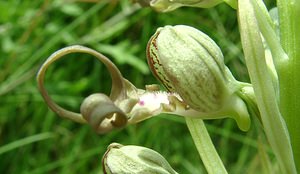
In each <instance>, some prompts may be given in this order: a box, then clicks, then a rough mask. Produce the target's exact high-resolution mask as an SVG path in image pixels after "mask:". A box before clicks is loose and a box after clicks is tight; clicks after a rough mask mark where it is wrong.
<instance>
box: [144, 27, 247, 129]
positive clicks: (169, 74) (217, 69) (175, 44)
mask: <svg viewBox="0 0 300 174" xmlns="http://www.w3.org/2000/svg"><path fill="white" fill-rule="evenodd" d="M147 58H148V63H149V66H150V68H151V71H152V72H153V74H154V75H155V76H156V77H157V78H158V79H159V80H160V81H161V82H162V83H163V84H164V86H165V87H166V88H167V89H168V90H169V91H172V92H176V93H178V94H179V96H180V97H181V98H182V99H183V101H184V102H185V103H186V104H187V105H188V106H189V107H191V108H192V109H195V110H197V111H199V112H202V113H204V114H207V115H210V114H211V116H209V117H210V118H222V117H224V116H230V117H232V118H234V119H235V120H236V121H237V123H238V124H239V127H240V128H241V129H243V130H247V129H248V128H249V126H250V119H249V113H248V110H247V106H246V104H245V103H244V101H243V100H242V99H241V98H240V97H239V96H238V91H239V90H241V89H242V88H243V84H242V83H240V82H238V81H236V80H235V79H234V77H233V76H232V74H231V73H230V71H229V69H228V68H227V67H226V66H225V64H224V58H223V55H222V52H221V50H220V48H219V47H218V45H217V44H216V43H215V42H214V41H213V40H212V39H211V38H210V37H208V36H207V35H206V34H204V33H202V32H201V31H199V30H197V29H195V28H193V27H189V26H184V25H177V26H166V27H163V28H159V29H158V30H157V32H156V33H155V34H154V35H153V36H152V38H151V39H150V41H149V43H148V46H147Z"/></svg>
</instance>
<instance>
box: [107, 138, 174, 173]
mask: <svg viewBox="0 0 300 174" xmlns="http://www.w3.org/2000/svg"><path fill="white" fill-rule="evenodd" d="M102 165H103V173H105V174H121V173H124V174H126V173H128V174H129V173H130V174H140V173H160V174H177V172H176V171H175V170H174V169H172V167H171V166H170V165H169V163H168V162H167V160H166V159H165V158H164V157H163V156H161V155H160V154H159V153H157V152H156V151H154V150H152V149H149V148H146V147H141V146H133V145H129V146H123V145H121V144H118V143H112V144H110V145H109V147H108V148H107V151H106V153H105V154H104V156H103V159H102Z"/></svg>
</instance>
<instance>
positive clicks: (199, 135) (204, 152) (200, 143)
mask: <svg viewBox="0 0 300 174" xmlns="http://www.w3.org/2000/svg"><path fill="white" fill-rule="evenodd" d="M185 121H186V124H187V126H188V128H189V130H190V133H191V135H192V138H193V140H194V143H195V145H196V148H197V150H198V152H199V154H200V157H201V159H202V161H203V163H204V166H205V168H206V170H207V172H208V173H209V174H215V173H218V174H226V173H227V171H226V169H225V167H224V165H223V162H222V161H221V159H220V157H219V155H218V153H217V151H216V149H215V147H214V145H213V143H212V141H211V138H210V136H209V134H208V132H207V129H206V127H205V124H204V122H203V120H202V119H196V118H188V117H186V118H185Z"/></svg>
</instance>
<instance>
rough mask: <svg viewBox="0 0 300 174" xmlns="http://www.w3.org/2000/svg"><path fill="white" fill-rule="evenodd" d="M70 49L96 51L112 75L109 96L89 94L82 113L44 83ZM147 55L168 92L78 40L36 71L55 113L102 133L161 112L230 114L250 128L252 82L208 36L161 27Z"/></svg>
mask: <svg viewBox="0 0 300 174" xmlns="http://www.w3.org/2000/svg"><path fill="white" fill-rule="evenodd" d="M70 53H87V54H91V55H93V56H95V57H96V58H97V59H99V60H100V61H101V62H102V63H104V64H105V66H106V67H107V69H108V71H109V73H110V76H111V78H112V88H111V93H110V95H109V96H107V95H106V94H103V93H96V94H92V95H90V96H88V97H87V98H85V99H84V101H83V102H82V104H81V107H80V113H75V112H72V111H69V110H66V109H64V108H62V107H60V106H59V105H57V104H56V103H55V102H54V101H53V100H52V99H51V97H50V96H49V94H48V93H47V90H46V89H45V87H44V76H45V73H46V70H47V68H48V67H49V65H51V64H52V63H54V62H55V61H56V60H58V59H60V58H62V57H63V56H65V55H67V54H70ZM147 58H148V63H149V66H150V68H151V70H152V72H153V73H154V75H155V76H156V77H158V79H159V80H160V81H161V82H163V84H164V86H165V87H166V88H167V89H168V90H169V91H168V92H166V91H161V90H159V86H158V85H155V84H154V85H146V87H145V89H138V88H136V87H135V86H134V85H133V84H132V83H130V82H129V81H128V80H127V79H125V78H124V77H123V76H122V74H121V72H120V71H119V70H118V68H117V67H116V66H115V65H114V64H113V63H112V62H111V61H110V59H108V58H107V57H105V56H104V55H102V54H101V53H99V52H97V51H95V50H92V49H90V48H87V47H84V46H79V45H75V46H69V47H66V48H63V49H61V50H58V51H57V52H55V53H53V54H52V55H51V56H50V57H49V58H48V59H47V60H46V61H45V63H44V64H43V65H42V66H41V68H40V70H39V72H38V75H37V81H38V88H39V90H40V92H41V94H42V96H43V98H44V100H45V102H46V103H47V104H48V106H49V107H50V109H52V110H53V111H54V112H55V113H57V114H58V115H59V116H61V117H65V118H68V119H71V120H73V121H76V122H79V123H88V124H90V125H91V126H92V127H93V129H94V130H95V131H96V132H97V133H106V132H109V131H111V130H112V129H114V128H122V127H124V126H126V125H127V124H135V123H138V122H140V121H143V120H145V119H147V118H150V117H153V116H156V115H159V114H161V113H170V114H174V115H179V116H184V117H192V118H201V119H217V118H224V117H231V118H233V119H235V120H236V122H237V124H238V126H239V127H240V129H241V130H244V131H246V130H248V129H249V127H250V118H249V112H252V111H255V98H254V97H253V90H252V87H251V85H250V84H246V83H241V82H238V81H236V80H235V79H234V77H233V76H232V74H231V73H230V71H229V70H228V68H227V67H226V66H225V65H224V62H223V55H222V52H221V50H220V49H219V47H218V46H217V45H216V44H215V42H214V41H213V40H212V39H210V38H209V37H208V36H207V35H205V34H204V33H202V32H201V31H198V30H197V29H195V28H192V27H188V26H184V25H178V26H174V27H172V26H166V27H163V28H160V29H158V30H157V32H156V33H155V34H154V36H153V37H152V38H151V39H150V41H149V43H148V47H147ZM251 96H252V97H251Z"/></svg>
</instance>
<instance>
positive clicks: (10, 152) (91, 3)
mask: <svg viewBox="0 0 300 174" xmlns="http://www.w3.org/2000/svg"><path fill="white" fill-rule="evenodd" d="M266 3H267V4H268V6H269V7H271V6H272V5H274V3H272V2H269V1H267V2H266ZM176 24H186V25H190V26H194V27H196V28H198V29H200V30H202V31H203V32H205V33H207V34H208V35H209V36H210V37H212V38H213V39H214V40H215V41H216V43H217V44H218V45H219V46H220V47H221V49H222V51H223V54H224V57H225V63H226V64H227V65H228V66H229V67H230V69H231V70H232V72H233V74H234V76H235V77H236V78H237V79H238V80H241V81H249V77H248V75H247V69H246V67H245V64H244V60H243V55H242V49H241V44H240V38H239V32H238V26H237V19H236V11H235V10H233V9H231V8H230V7H229V6H228V5H226V4H220V5H218V6H216V7H215V8H211V9H194V8H181V9H178V10H176V11H174V12H170V13H167V14H161V13H157V12H155V11H153V10H151V9H149V8H141V7H139V6H138V5H136V4H134V3H133V2H131V1H128V0H119V1H118V0H44V1H22V0H6V1H0V46H1V47H0V173H12V174H19V173H20V174H21V173H29V174H43V173H62V174H69V173H70V174H71V173H72V174H73V173H102V166H101V158H102V155H103V153H104V152H105V150H106V147H107V146H108V145H109V144H110V143H112V142H118V143H121V144H124V145H129V144H134V145H141V146H145V147H149V148H152V149H154V150H156V151H158V152H159V153H161V154H162V155H163V156H164V157H165V158H166V159H167V160H168V161H169V162H170V164H171V165H172V166H173V168H174V169H175V170H176V171H178V172H179V173H183V174H185V173H192V174H200V173H206V171H205V169H204V166H203V164H202V162H201V160H200V158H199V156H198V153H197V151H196V148H195V146H194V144H193V141H192V139H191V137H190V135H189V132H188V129H187V127H186V125H185V121H184V119H183V118H181V117H178V116H172V115H160V116H158V117H155V118H151V119H149V120H146V121H144V122H142V123H139V124H137V125H132V126H128V127H126V128H125V129H122V130H118V131H113V132H111V133H108V134H106V135H97V134H96V133H95V132H94V131H93V130H92V129H91V128H90V127H89V126H88V125H81V124H78V123H74V122H72V121H69V120H66V119H62V118H60V117H58V116H57V115H56V114H54V113H53V112H52V111H51V110H49V109H48V108H47V106H46V104H45V103H44V101H43V99H42V97H41V95H40V94H39V92H38V90H37V85H36V81H35V75H36V73H37V70H38V68H39V66H40V65H41V64H42V63H43V61H45V60H46V58H47V57H48V56H49V55H50V54H51V53H53V52H54V51H56V50H58V49H60V48H63V47H65V46H68V45H73V44H81V45H85V46H88V47H90V48H93V49H95V50H97V51H99V52H101V53H103V54H105V55H106V56H108V57H109V58H110V59H111V60H112V61H113V62H114V63H115V64H116V65H117V66H118V67H119V69H120V71H121V72H122V74H123V76H124V77H125V78H127V79H129V80H130V81H131V82H132V83H133V84H135V85H136V86H137V87H139V88H144V86H145V85H146V84H153V83H158V81H157V80H156V79H155V78H154V77H153V76H152V75H151V73H150V71H149V69H148V65H147V63H146V56H145V47H146V44H147V42H148V39H149V38H150V37H151V35H152V34H153V33H154V32H155V30H156V29H157V28H158V27H161V26H165V25H176ZM45 83H46V87H47V90H48V91H49V93H50V94H51V97H52V98H53V99H54V100H55V101H56V102H57V103H59V104H60V105H62V106H63V107H65V108H68V109H70V110H73V111H77V112H78V111H79V107H80V104H81V102H82V100H83V99H84V97H86V96H88V95H89V94H92V93H95V92H99V91H101V92H104V93H107V94H109V91H110V87H111V81H110V76H109V74H108V72H107V70H106V69H105V67H104V66H103V65H102V64H101V63H100V62H98V61H97V60H96V59H95V58H93V57H92V56H89V55H85V54H72V55H68V56H67V57H66V58H65V59H62V60H60V61H58V62H56V63H55V64H54V65H51V67H50V68H49V70H48V71H47V76H46V80H45ZM206 124H207V128H208V130H209V132H210V135H211V137H212V139H213V142H214V144H215V146H216V149H217V150H218V152H219V154H220V156H221V158H222V160H223V161H224V164H225V166H226V168H227V169H228V171H229V173H257V172H258V173H259V171H261V167H260V161H259V158H260V156H259V154H258V153H257V137H258V134H259V133H258V131H257V130H256V129H254V128H253V126H252V128H251V130H250V131H249V132H247V133H245V132H241V131H240V130H239V129H238V128H237V125H236V124H235V122H234V121H233V120H231V119H222V120H210V121H206Z"/></svg>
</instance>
